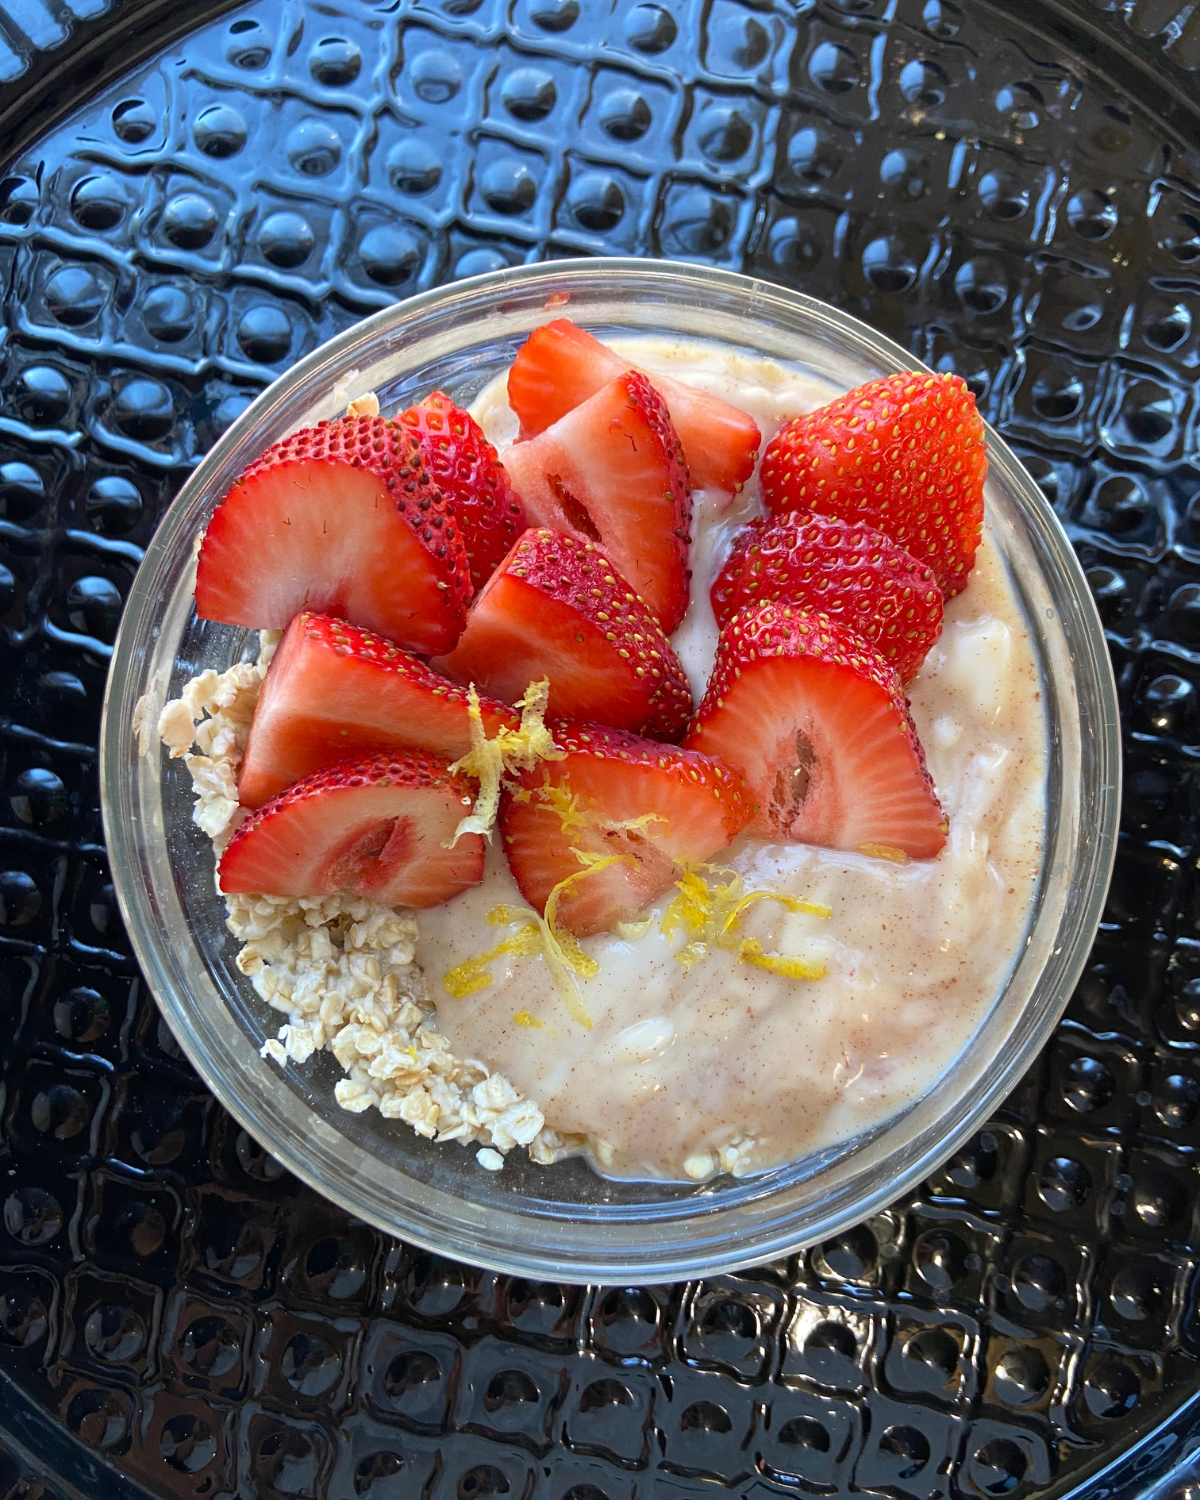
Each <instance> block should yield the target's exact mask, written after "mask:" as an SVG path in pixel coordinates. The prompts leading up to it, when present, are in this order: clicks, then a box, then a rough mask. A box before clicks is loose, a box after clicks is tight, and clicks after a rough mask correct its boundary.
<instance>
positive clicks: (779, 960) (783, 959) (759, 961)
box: [738, 938, 825, 979]
mask: <svg viewBox="0 0 1200 1500" xmlns="http://www.w3.org/2000/svg"><path fill="white" fill-rule="evenodd" d="M738 957H739V958H740V959H741V961H742V962H743V963H744V964H753V965H754V967H755V968H756V969H769V970H770V972H771V973H772V974H783V975H786V977H787V978H788V979H820V978H822V977H823V975H824V973H825V965H824V964H816V963H810V962H809V960H808V959H806V958H789V957H788V956H787V954H786V953H764V952H763V946H762V944H761V943H760V942H759V940H758V939H757V938H745V939H743V941H742V943H741V944H740V946H739V947H738Z"/></svg>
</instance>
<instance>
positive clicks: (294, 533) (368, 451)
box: [196, 417, 471, 651]
mask: <svg viewBox="0 0 1200 1500" xmlns="http://www.w3.org/2000/svg"><path fill="white" fill-rule="evenodd" d="M470 598H471V575H470V570H469V569H468V566H467V554H466V549H465V548H464V546H463V540H462V537H461V536H460V535H459V531H458V526H457V523H456V522H455V519H454V513H453V511H452V510H451V508H450V506H449V504H448V503H447V501H445V500H444V499H443V498H442V494H441V491H440V490H439V489H438V487H437V485H436V484H435V483H434V481H433V479H432V478H431V477H430V475H429V471H428V469H427V468H426V466H425V463H424V460H423V459H422V457H421V450H420V448H419V447H418V445H417V441H416V439H415V438H414V437H413V436H412V434H411V433H409V432H408V431H407V430H406V429H405V428H404V427H402V426H400V425H399V424H398V423H396V422H388V421H384V420H383V419H382V418H380V417H346V418H343V419H342V420H340V421H337V422H322V423H320V425H319V426H317V427H306V428H304V429H303V430H301V431H300V432H294V433H293V434H292V435H291V437H287V438H284V439H283V440H282V441H281V442H278V443H276V444H274V446H273V447H270V448H268V449H267V451H266V452H265V453H264V454H263V456H262V457H261V458H260V459H258V460H256V462H254V463H252V464H251V465H250V467H249V468H248V469H247V470H246V471H245V473H243V474H242V476H241V478H240V479H238V480H237V481H236V482H235V483H234V485H233V487H232V488H231V489H230V491H229V493H228V494H227V495H226V496H225V498H224V500H222V502H221V504H220V505H219V506H218V507H217V509H216V510H215V511H214V513H213V518H212V520H211V521H210V522H209V523H208V531H207V532H206V533H205V537H204V542H203V544H202V545H201V548H200V556H199V559H198V561H197V565H196V611H197V613H198V614H199V615H200V616H201V617H202V618H203V619H206V620H223V621H224V622H225V623H226V624H227V625H249V626H253V627H255V628H257V629H259V630H282V629H283V628H284V627H285V626H286V625H287V624H288V623H289V622H290V620H291V619H292V616H293V615H295V614H297V613H299V611H300V610H302V609H319V610H322V611H325V612H326V613H329V614H334V615H338V616H340V617H341V618H343V619H346V620H351V621H353V623H354V624H355V625H364V626H366V628H367V629H368V630H376V631H378V632H379V633H380V634H381V635H385V636H387V637H388V638H389V639H390V640H393V641H397V642H398V643H399V644H400V645H402V646H407V647H409V648H410V649H411V650H413V651H446V650H448V649H449V648H450V647H451V646H452V645H453V644H454V642H455V641H456V640H457V639H458V633H459V631H460V630H461V629H462V623H463V619H464V617H465V616H466V611H467V604H468V602H469V600H470Z"/></svg>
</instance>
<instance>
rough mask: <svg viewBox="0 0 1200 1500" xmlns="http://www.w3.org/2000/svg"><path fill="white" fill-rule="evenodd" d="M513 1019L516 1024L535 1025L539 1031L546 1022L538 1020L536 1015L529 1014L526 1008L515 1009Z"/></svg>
mask: <svg viewBox="0 0 1200 1500" xmlns="http://www.w3.org/2000/svg"><path fill="white" fill-rule="evenodd" d="M513 1020H514V1021H515V1022H516V1023H517V1025H518V1026H536V1027H537V1029H538V1030H539V1031H540V1030H541V1029H542V1027H543V1026H544V1025H545V1024H546V1023H545V1022H544V1021H539V1020H538V1018H537V1017H536V1016H531V1015H530V1014H529V1012H528V1011H527V1010H519V1011H517V1013H516V1015H515V1016H513Z"/></svg>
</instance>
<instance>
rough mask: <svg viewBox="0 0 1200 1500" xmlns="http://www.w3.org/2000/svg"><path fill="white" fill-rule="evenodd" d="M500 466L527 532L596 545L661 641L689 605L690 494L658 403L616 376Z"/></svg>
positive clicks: (648, 391)
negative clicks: (520, 503) (642, 605)
mask: <svg viewBox="0 0 1200 1500" xmlns="http://www.w3.org/2000/svg"><path fill="white" fill-rule="evenodd" d="M504 466H505V468H507V470H508V473H509V477H510V478H511V480H512V482H513V484H515V485H516V487H517V489H518V491H519V492H520V494H521V498H522V499H523V500H524V501H525V510H526V512H527V513H528V516H529V520H530V522H531V523H532V524H533V525H534V526H551V527H553V528H554V530H555V531H563V532H566V533H567V535H568V536H574V537H578V539H579V540H580V541H581V542H595V543H596V545H597V546H598V547H601V548H603V550H604V552H605V553H606V555H607V556H609V557H611V558H612V560H613V563H614V565H615V566H616V567H617V568H619V569H620V571H621V575H622V577H624V578H627V579H628V580H629V582H630V583H631V584H632V585H633V587H634V588H635V590H636V591H637V592H638V593H639V594H640V595H641V596H642V598H643V599H644V600H645V601H646V603H647V604H648V605H649V606H650V611H651V613H652V614H653V615H654V616H655V617H656V618H657V620H658V621H659V623H660V624H661V625H662V628H663V629H664V630H665V631H666V632H667V634H668V635H670V633H671V632H672V631H673V630H674V629H675V627H676V626H677V625H678V624H679V622H680V620H682V619H683V615H684V611H685V610H686V609H687V603H688V579H689V577H690V574H689V572H688V566H687V556H688V540H689V537H688V532H689V527H690V526H691V521H692V499H691V487H690V485H689V483H688V471H687V465H686V464H685V463H684V461H683V451H682V449H681V448H680V446H679V439H678V437H677V436H676V435H675V429H674V427H672V425H671V418H670V417H669V416H668V414H667V408H666V406H665V405H664V404H663V400H662V397H661V396H660V395H659V394H658V392H657V391H656V390H655V389H654V387H653V386H652V385H651V384H650V382H649V381H648V380H647V379H646V377H645V376H644V375H638V374H636V373H634V372H633V371H628V372H627V373H625V374H623V375H620V376H618V377H617V379H616V380H613V381H611V382H610V383H609V384H608V385H606V386H604V387H603V389H601V390H600V391H598V392H597V393H596V395H594V396H592V397H591V398H590V399H589V400H587V401H585V402H584V403H583V405H582V406H577V407H576V408H575V409H574V410H573V411H571V412H568V413H567V415H566V416H565V417H563V418H562V419H561V421H558V422H555V424H554V426H553V427H548V428H547V429H546V431H545V432H543V433H542V434H541V435H540V436H539V437H535V438H530V440H529V441H528V442H527V443H514V444H513V446H512V447H511V448H509V449H508V451H507V452H506V453H505V454H504Z"/></svg>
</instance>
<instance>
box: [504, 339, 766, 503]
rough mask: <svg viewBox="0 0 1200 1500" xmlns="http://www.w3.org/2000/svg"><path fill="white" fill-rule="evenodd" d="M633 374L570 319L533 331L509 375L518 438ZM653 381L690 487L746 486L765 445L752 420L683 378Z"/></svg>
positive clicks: (625, 363) (654, 378) (623, 361)
mask: <svg viewBox="0 0 1200 1500" xmlns="http://www.w3.org/2000/svg"><path fill="white" fill-rule="evenodd" d="M628 369H637V366H636V365H630V363H629V361H628V360H626V359H624V358H622V356H621V355H619V354H618V353H617V352H616V351H615V350H614V349H610V348H609V347H608V345H607V344H602V343H601V342H600V340H599V339H598V338H595V337H594V336H593V335H592V334H590V333H587V332H586V331H585V330H584V329H582V328H579V327H577V326H576V325H575V324H574V323H572V322H571V321H570V319H569V318H556V319H555V320H554V321H553V322H552V323H546V324H544V325H543V326H542V327H541V328H535V329H534V331H533V332H532V333H531V334H530V335H529V338H528V339H527V340H526V341H525V345H524V347H523V348H522V350H521V352H520V353H519V354H518V355H517V357H516V360H515V361H514V363H513V367H512V369H511V370H510V371H509V375H508V404H509V405H510V406H511V407H512V409H513V411H514V412H515V413H516V414H517V417H518V418H519V419H520V423H521V436H522V437H523V438H529V437H536V436H537V434H538V433H539V432H544V431H545V429H546V428H547V427H549V426H550V425H551V423H553V422H557V421H558V420H559V419H560V418H561V417H565V416H566V414H567V413H568V412H569V411H571V410H573V408H575V407H576V406H581V405H582V404H583V402H585V401H587V400H588V399H589V398H590V397H591V396H594V395H595V394H596V392H597V391H598V390H600V389H601V387H603V386H605V385H607V384H608V383H609V382H610V381H612V380H615V379H616V377H617V376H618V375H620V374H621V373H622V372H623V371H625V370H628ZM643 373H645V372H643ZM649 378H650V380H651V381H652V383H653V384H654V386H655V388H656V389H657V390H658V392H659V394H660V395H661V396H662V398H663V400H664V401H665V402H666V403H667V407H668V409H669V410H670V413H671V421H672V422H673V423H674V424H675V430H676V432H678V434H679V441H680V442H681V443H682V444H683V452H684V457H685V458H686V459H687V465H688V468H689V470H690V471H691V476H692V483H693V484H694V485H696V486H697V488H699V489H723V490H729V491H733V490H736V489H738V488H739V487H740V486H741V485H742V484H744V483H745V481H746V480H747V479H749V477H750V475H751V473H752V472H753V470H754V463H755V460H756V459H757V458H758V448H759V443H760V442H761V434H760V433H759V430H758V424H757V423H756V422H755V420H754V418H753V417H751V416H749V415H748V414H747V413H746V412H744V411H741V410H739V409H738V407H736V406H733V405H731V404H730V403H729V402H728V401H723V400H722V399H721V398H720V397H719V396H712V395H709V393H708V392H707V391H702V390H700V389H699V388H698V387H696V386H694V385H688V384H687V383H686V382H684V381H682V380H674V379H672V378H671V377H670V376H668V375H650V377H649Z"/></svg>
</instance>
